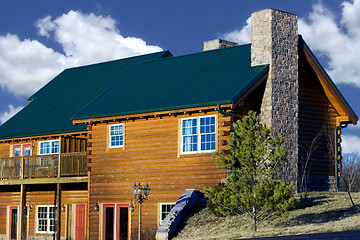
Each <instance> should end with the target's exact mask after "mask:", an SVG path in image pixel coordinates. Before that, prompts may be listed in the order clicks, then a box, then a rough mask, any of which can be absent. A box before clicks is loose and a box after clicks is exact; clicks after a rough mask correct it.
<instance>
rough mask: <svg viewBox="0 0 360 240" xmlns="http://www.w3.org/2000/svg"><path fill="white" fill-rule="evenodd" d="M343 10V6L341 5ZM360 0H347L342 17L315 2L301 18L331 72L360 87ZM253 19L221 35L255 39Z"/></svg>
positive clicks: (302, 27)
mask: <svg viewBox="0 0 360 240" xmlns="http://www.w3.org/2000/svg"><path fill="white" fill-rule="evenodd" d="M339 10H340V9H339ZM359 12H360V0H353V1H352V2H349V1H344V2H343V3H342V11H341V15H340V18H339V19H338V18H336V17H335V15H334V14H333V13H332V12H331V11H330V10H329V9H327V8H326V6H325V5H323V4H322V2H321V1H319V3H317V4H315V5H313V9H312V12H311V13H310V14H309V15H308V16H307V17H306V18H304V19H299V33H300V34H301V35H302V36H303V37H304V39H305V41H306V42H307V43H308V44H309V46H310V48H311V49H312V50H313V51H314V52H315V53H316V55H318V56H324V57H325V58H326V59H327V63H326V65H327V69H326V70H327V72H328V74H329V75H330V76H331V78H332V79H333V81H334V82H336V83H347V84H352V85H354V86H357V87H359V88H360V14H359ZM250 25H251V20H250V18H249V19H247V21H246V25H245V26H244V27H243V28H241V29H240V30H234V31H232V32H230V33H226V34H223V35H222V36H221V38H224V39H225V40H230V41H233V42H237V43H240V44H243V43H249V42H250V39H251V26H250Z"/></svg>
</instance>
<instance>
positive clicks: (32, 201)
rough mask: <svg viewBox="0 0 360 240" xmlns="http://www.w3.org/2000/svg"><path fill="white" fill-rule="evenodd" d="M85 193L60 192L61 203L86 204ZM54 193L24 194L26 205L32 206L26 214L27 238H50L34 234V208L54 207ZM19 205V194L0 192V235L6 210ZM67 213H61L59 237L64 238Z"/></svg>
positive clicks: (32, 192)
mask: <svg viewBox="0 0 360 240" xmlns="http://www.w3.org/2000/svg"><path fill="white" fill-rule="evenodd" d="M87 197H88V194H87V191H86V190H78V191H74V190H72V191H68V190H66V191H62V195H61V201H62V204H64V205H65V206H66V209H67V205H70V204H87ZM55 199H56V191H41V192H39V191H29V192H27V194H26V205H27V206H29V205H31V206H32V210H31V211H30V212H28V224H27V227H28V236H52V234H39V233H36V206H37V205H56V200H55ZM19 205H20V192H0V234H6V227H7V226H6V223H7V217H8V216H7V208H8V206H19ZM66 215H67V211H62V212H61V236H63V237H65V232H66V230H65V229H66V225H67V224H66V221H67V216H66Z"/></svg>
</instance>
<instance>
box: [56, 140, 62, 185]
mask: <svg viewBox="0 0 360 240" xmlns="http://www.w3.org/2000/svg"><path fill="white" fill-rule="evenodd" d="M61 142H62V137H59V155H58V172H57V177H58V178H60V177H61V147H62V146H61V145H62V144H61Z"/></svg>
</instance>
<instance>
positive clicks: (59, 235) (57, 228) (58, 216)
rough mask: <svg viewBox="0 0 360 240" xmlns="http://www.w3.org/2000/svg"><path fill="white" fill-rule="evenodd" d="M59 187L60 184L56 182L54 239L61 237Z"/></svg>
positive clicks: (58, 239) (57, 239)
mask: <svg viewBox="0 0 360 240" xmlns="http://www.w3.org/2000/svg"><path fill="white" fill-rule="evenodd" d="M61 188H62V184H61V183H58V184H57V187H56V191H57V192H56V206H57V209H56V215H57V216H56V219H57V222H56V240H60V239H61Z"/></svg>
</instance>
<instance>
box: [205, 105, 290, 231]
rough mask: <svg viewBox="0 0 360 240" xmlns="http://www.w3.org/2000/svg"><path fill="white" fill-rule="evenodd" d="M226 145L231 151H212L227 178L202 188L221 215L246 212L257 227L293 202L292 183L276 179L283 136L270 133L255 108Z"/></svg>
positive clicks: (236, 126)
mask: <svg viewBox="0 0 360 240" xmlns="http://www.w3.org/2000/svg"><path fill="white" fill-rule="evenodd" d="M228 147H229V150H230V154H225V153H224V152H216V153H215V154H214V157H216V158H218V163H219V168H225V169H227V171H228V173H230V174H229V176H228V179H227V181H225V182H223V183H219V184H218V185H217V186H215V188H208V189H205V193H206V196H207V198H208V207H209V208H210V210H212V211H213V212H214V213H216V214H219V215H222V216H228V215H234V214H243V213H247V214H248V215H249V216H250V218H251V219H252V230H253V231H256V230H257V226H258V224H259V223H260V222H262V221H264V220H266V219H268V218H269V217H271V216H274V215H277V214H281V213H283V212H285V211H287V210H288V209H290V208H291V207H292V206H293V205H294V203H295V199H294V197H293V187H292V185H291V184H285V183H284V182H282V181H281V180H276V179H275V177H276V173H278V172H279V170H280V169H281V165H282V163H283V162H284V161H285V159H286V149H285V148H284V143H283V140H282V138H279V137H275V136H272V135H271V131H270V129H268V128H267V127H266V126H265V125H264V124H261V123H260V118H259V116H258V115H257V114H256V113H255V112H254V111H249V113H248V115H247V116H245V117H244V118H243V119H242V120H238V121H237V122H236V123H235V124H234V130H233V132H232V133H231V135H230V139H229V140H228Z"/></svg>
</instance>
